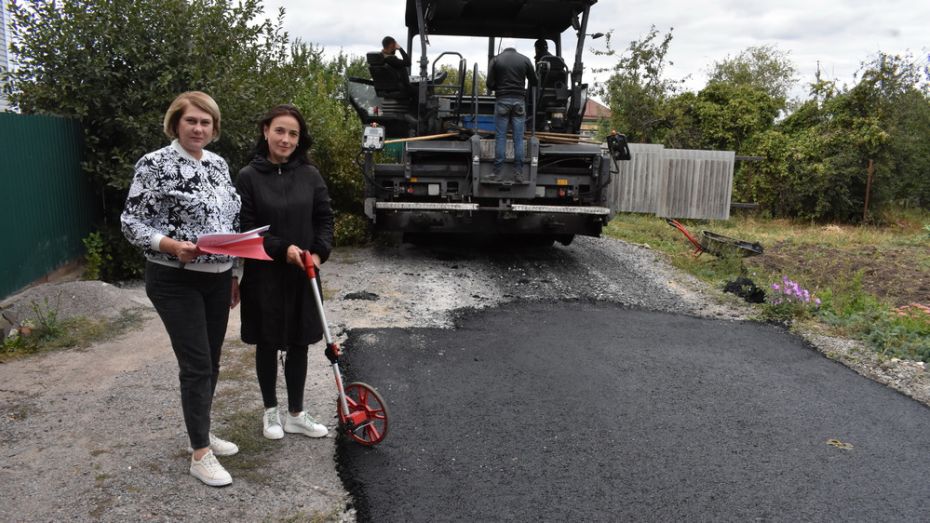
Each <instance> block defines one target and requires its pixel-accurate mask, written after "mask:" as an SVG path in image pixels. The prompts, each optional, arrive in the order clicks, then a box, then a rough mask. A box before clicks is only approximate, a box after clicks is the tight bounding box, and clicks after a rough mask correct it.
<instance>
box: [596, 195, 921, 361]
mask: <svg viewBox="0 0 930 523" xmlns="http://www.w3.org/2000/svg"><path fill="white" fill-rule="evenodd" d="M876 222H877V223H878V224H879V225H868V226H850V225H834V224H815V223H799V222H794V221H790V220H770V219H762V218H755V217H752V216H734V217H732V218H731V219H730V220H728V221H725V222H724V221H709V222H703V221H702V222H698V221H683V224H684V225H685V227H687V228H688V230H689V231H691V233H692V235H695V236H698V235H699V233H700V231H702V230H709V231H713V232H715V233H718V234H722V235H725V236H730V237H733V238H739V239H742V240H746V241H750V242H759V243H761V244H762V245H763V246H764V247H765V254H764V255H763V256H757V257H751V258H741V257H738V256H732V255H731V256H724V257H722V258H717V257H714V256H712V255H709V254H702V255H701V256H699V257H695V256H693V255H692V251H693V248H692V246H691V244H690V243H688V241H687V240H686V239H685V237H684V236H683V235H682V234H681V233H680V232H679V231H677V230H676V229H674V228H672V227H670V226H669V225H668V224H666V223H665V221H664V220H663V219H661V218H656V217H654V216H644V215H620V216H618V217H617V218H615V219H614V220H613V221H611V223H610V224H609V225H608V226H607V228H606V229H605V234H607V235H608V236H612V237H615V238H619V239H622V240H625V241H627V242H631V243H637V244H642V245H646V246H648V247H650V248H652V249H654V250H657V251H660V252H663V253H665V254H666V255H667V256H668V259H669V261H670V262H671V264H672V265H673V266H675V267H677V268H678V269H681V270H682V271H685V272H687V273H689V274H692V275H694V276H695V277H697V278H699V279H701V280H703V281H705V282H707V283H709V284H710V285H712V286H714V287H716V288H721V289H722V288H723V286H724V284H725V283H726V282H728V281H732V280H735V279H736V278H737V277H740V276H743V277H747V278H749V279H751V280H752V281H753V282H754V283H756V285H758V286H759V287H761V288H763V289H765V290H766V302H765V303H763V304H760V305H759V306H758V313H759V318H760V319H762V320H770V321H771V320H775V321H788V322H789V323H793V322H809V323H811V324H812V325H815V326H816V327H817V328H819V329H822V330H823V331H825V332H826V333H828V334H834V335H838V336H844V337H851V338H856V339H859V340H862V341H865V342H866V343H868V344H869V345H870V346H871V347H872V348H873V349H874V350H875V351H876V352H877V353H879V354H880V355H883V356H886V357H898V358H904V359H911V360H921V361H924V362H930V314H927V313H926V312H923V311H921V310H920V309H918V308H915V307H910V308H907V306H908V305H909V304H914V303H920V304H923V305H928V303H927V300H928V299H930V213H927V212H914V211H909V212H896V213H892V214H886V215H884V216H879V217H878V219H877V220H876ZM784 277H787V278H790V279H791V280H792V281H794V282H797V283H798V284H799V285H800V286H801V287H803V288H804V289H808V290H809V291H810V292H811V293H812V294H813V295H814V296H817V297H819V299H821V300H822V304H821V306H819V307H814V306H812V305H811V304H807V303H798V302H790V303H785V302H784V300H782V303H780V304H776V303H775V298H776V297H778V293H776V292H775V291H774V290H773V288H772V284H781V282H782V279H783V278H784ZM781 297H782V298H784V296H783V295H782V296H781Z"/></svg>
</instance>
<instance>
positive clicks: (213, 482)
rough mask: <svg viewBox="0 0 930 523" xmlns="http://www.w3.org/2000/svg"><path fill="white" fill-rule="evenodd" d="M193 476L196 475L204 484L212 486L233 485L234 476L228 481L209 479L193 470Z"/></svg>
mask: <svg viewBox="0 0 930 523" xmlns="http://www.w3.org/2000/svg"><path fill="white" fill-rule="evenodd" d="M191 476H194V477H195V478H197V479H198V480H199V481H200V482H201V483H203V484H204V485H207V486H210V487H225V486H227V485H232V478H229V480H228V481H227V480H225V479H208V478H202V477H200V476H198V475H197V474H194V473H193V472H191Z"/></svg>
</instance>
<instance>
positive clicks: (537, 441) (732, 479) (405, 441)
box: [338, 300, 930, 522]
mask: <svg viewBox="0 0 930 523" xmlns="http://www.w3.org/2000/svg"><path fill="white" fill-rule="evenodd" d="M346 347H347V349H348V350H347V356H346V360H345V364H344V370H345V373H346V376H347V381H352V380H359V381H365V382H367V383H369V384H371V385H373V386H374V387H375V388H377V389H378V390H379V392H381V394H382V396H383V397H384V399H385V401H386V402H387V404H388V407H389V409H390V417H389V423H390V426H389V434H388V436H387V437H386V438H385V440H384V441H383V442H382V443H381V444H380V445H378V446H376V447H373V448H364V447H361V446H359V445H357V444H355V443H351V442H347V441H345V440H343V441H341V442H340V444H339V456H338V459H339V466H340V474H341V476H342V478H343V481H344V482H345V484H346V485H347V487H348V488H349V489H350V491H351V493H352V496H353V503H354V506H355V508H356V510H357V514H358V519H359V521H377V522H382V521H383V522H393V521H431V522H432V521H930V473H928V472H930V409H928V408H927V407H925V406H923V405H922V404H919V403H917V402H915V401H913V400H911V399H909V398H907V397H904V396H902V395H900V394H898V393H897V392H894V391H893V390H891V389H888V388H886V387H885V386H883V385H879V384H877V383H875V382H872V381H870V380H868V379H866V378H863V377H860V376H858V375H857V374H855V373H853V372H852V371H850V370H848V369H846V368H845V367H843V366H841V365H839V364H837V363H834V362H832V361H830V360H829V359H827V358H825V357H823V356H822V355H821V354H819V353H817V352H816V351H814V350H812V349H811V348H809V347H807V346H805V345H804V343H803V342H802V341H800V340H799V339H797V338H796V337H794V336H792V335H790V334H787V333H786V332H785V331H784V330H782V329H779V328H776V327H773V326H769V325H763V324H758V323H752V322H734V321H717V320H710V319H700V318H694V317H690V316H685V315H679V314H671V313H664V312H651V311H643V310H636V309H630V308H624V307H621V306H618V305H614V304H606V303H598V302H592V301H583V300H582V301H565V302H551V301H546V302H518V303H512V304H509V305H505V306H503V307H499V308H493V309H486V310H483V311H478V312H468V313H464V315H462V316H461V317H459V318H458V322H457V328H455V329H393V330H392V329H378V330H357V331H352V332H351V333H350V337H349V340H348V341H347V342H346Z"/></svg>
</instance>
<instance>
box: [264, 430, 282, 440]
mask: <svg viewBox="0 0 930 523" xmlns="http://www.w3.org/2000/svg"><path fill="white" fill-rule="evenodd" d="M262 436H265V439H281V438H283V437H284V434H283V433H281V434H268V433H267V432H265V431H264V430H263V431H262Z"/></svg>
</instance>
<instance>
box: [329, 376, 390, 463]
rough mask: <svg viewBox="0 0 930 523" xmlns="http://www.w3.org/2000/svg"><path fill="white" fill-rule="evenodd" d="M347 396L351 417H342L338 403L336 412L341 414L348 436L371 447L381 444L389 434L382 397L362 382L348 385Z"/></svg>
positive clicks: (341, 420) (340, 419) (386, 414)
mask: <svg viewBox="0 0 930 523" xmlns="http://www.w3.org/2000/svg"><path fill="white" fill-rule="evenodd" d="M345 394H346V403H347V404H348V406H349V415H348V416H342V412H341V409H340V408H339V405H338V402H337V405H336V410H337V411H339V412H340V416H339V421H340V422H342V429H343V430H344V431H345V433H346V435H347V436H349V437H350V438H352V439H353V440H355V441H356V442H357V443H359V444H361V445H365V446H369V447H370V446H372V445H377V444H378V443H380V442H381V440H383V439H384V437H385V436H387V433H388V412H387V405H386V404H385V403H384V400H383V399H382V398H381V395H380V394H378V393H377V391H375V389H374V388H372V387H371V386H370V385H367V384H365V383H361V382H353V383H349V384H348V385H346V386H345Z"/></svg>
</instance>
